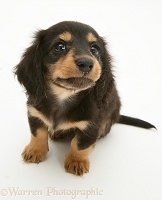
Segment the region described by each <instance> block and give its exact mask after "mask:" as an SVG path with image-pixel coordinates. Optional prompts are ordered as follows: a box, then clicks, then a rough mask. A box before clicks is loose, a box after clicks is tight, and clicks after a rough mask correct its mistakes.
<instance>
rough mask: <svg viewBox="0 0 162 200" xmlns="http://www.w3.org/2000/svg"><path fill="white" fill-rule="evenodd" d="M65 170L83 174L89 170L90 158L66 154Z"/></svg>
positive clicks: (79, 174)
mask: <svg viewBox="0 0 162 200" xmlns="http://www.w3.org/2000/svg"><path fill="white" fill-rule="evenodd" d="M64 167H65V171H66V172H68V173H71V174H74V175H76V176H83V174H84V173H88V172H89V160H88V159H85V158H84V159H76V158H74V157H72V156H70V155H69V156H66V159H65V164H64Z"/></svg>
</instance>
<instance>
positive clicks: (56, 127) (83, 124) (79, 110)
mask: <svg viewBox="0 0 162 200" xmlns="http://www.w3.org/2000/svg"><path fill="white" fill-rule="evenodd" d="M66 106H68V105H66ZM28 111H29V116H33V117H36V118H38V119H40V120H41V121H42V122H43V123H44V124H45V125H46V126H47V128H48V130H49V131H50V132H56V131H60V130H62V131H64V130H69V129H73V128H74V129H75V128H78V129H80V130H84V129H86V128H87V126H88V124H89V122H90V121H91V120H90V113H89V112H87V110H86V108H84V106H81V107H76V108H75V107H74V108H71V109H70V108H65V107H64V106H62V107H54V108H51V110H50V112H48V113H43V112H41V111H39V110H38V109H36V108H35V107H33V106H28Z"/></svg>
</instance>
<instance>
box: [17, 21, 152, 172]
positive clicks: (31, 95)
mask: <svg viewBox="0 0 162 200" xmlns="http://www.w3.org/2000/svg"><path fill="white" fill-rule="evenodd" d="M15 74H16V75H17V77H18V81H19V82H20V83H21V84H22V85H23V86H24V87H25V89H26V94H27V97H28V101H27V108H28V120H29V125H30V130H31V141H30V143H29V144H28V145H27V146H26V147H25V149H24V151H23V153H22V157H23V159H24V161H25V162H35V163H39V162H40V161H42V160H44V159H45V157H46V155H47V152H48V136H50V138H52V139H63V138H66V137H68V136H70V137H71V138H72V141H71V147H70V150H69V152H68V154H67V155H66V157H65V162H64V167H65V170H66V171H67V172H69V173H72V174H75V175H79V176H81V175H83V173H86V172H88V171H89V165H90V163H89V158H88V156H89V154H90V152H91V151H92V149H93V148H94V145H95V143H96V141H97V140H98V139H99V138H100V137H102V136H105V135H106V134H107V133H108V132H109V131H110V129H111V126H112V125H113V124H114V123H116V122H117V123H124V124H129V125H134V126H139V127H143V128H153V127H154V126H153V125H151V124H149V123H147V122H145V121H142V120H139V119H134V118H130V117H126V116H121V115H120V114H119V113H120V105H121V104H120V99H119V96H118V92H117V90H116V86H115V82H114V78H113V75H112V66H111V58H110V55H109V53H108V52H107V50H106V43H105V41H104V40H103V38H101V37H100V36H99V35H98V34H97V32H96V31H95V30H94V29H93V28H91V27H90V26H88V25H85V24H82V23H78V22H72V21H65V22H61V23H58V24H56V25H54V26H52V27H50V28H49V29H47V30H40V31H39V32H38V33H36V36H35V40H34V42H33V44H32V45H31V46H30V47H29V48H27V50H26V51H25V53H24V55H23V56H22V60H21V62H20V63H19V64H18V65H17V66H16V68H15Z"/></svg>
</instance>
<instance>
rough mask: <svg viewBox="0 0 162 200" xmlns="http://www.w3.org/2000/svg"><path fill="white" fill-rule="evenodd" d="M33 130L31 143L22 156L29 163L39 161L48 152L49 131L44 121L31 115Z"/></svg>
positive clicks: (31, 127)
mask: <svg viewBox="0 0 162 200" xmlns="http://www.w3.org/2000/svg"><path fill="white" fill-rule="evenodd" d="M29 125H30V130H31V140H30V143H29V144H28V145H27V146H26V147H25V149H24V151H23V153H22V157H23V160H24V161H25V162H27V163H30V162H32V163H39V162H40V161H42V160H44V159H45V157H46V155H47V152H48V131H47V128H46V127H45V125H44V123H43V122H42V121H41V120H39V119H38V118H36V117H31V116H30V117H29Z"/></svg>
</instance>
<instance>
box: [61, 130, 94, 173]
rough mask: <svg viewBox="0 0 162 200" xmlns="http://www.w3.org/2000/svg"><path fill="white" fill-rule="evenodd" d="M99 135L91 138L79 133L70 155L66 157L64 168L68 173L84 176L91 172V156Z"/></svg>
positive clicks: (72, 143) (74, 139)
mask: <svg viewBox="0 0 162 200" xmlns="http://www.w3.org/2000/svg"><path fill="white" fill-rule="evenodd" d="M96 140H97V135H95V136H94V134H93V136H92V137H91V136H90V135H87V136H86V135H85V134H84V133H83V132H81V131H79V134H76V136H75V137H74V138H73V139H72V141H71V147H70V151H69V153H68V154H67V155H66V156H65V162H64V167H65V170H66V172H69V173H71V174H74V175H76V176H82V175H83V174H84V173H87V172H89V166H90V162H89V154H90V153H91V151H92V150H93V148H94V146H95V142H96Z"/></svg>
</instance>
